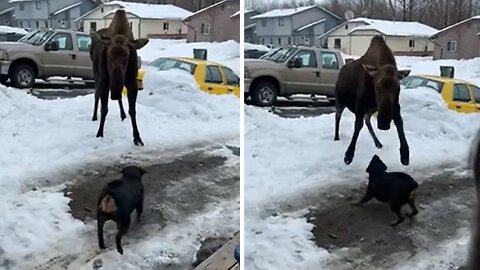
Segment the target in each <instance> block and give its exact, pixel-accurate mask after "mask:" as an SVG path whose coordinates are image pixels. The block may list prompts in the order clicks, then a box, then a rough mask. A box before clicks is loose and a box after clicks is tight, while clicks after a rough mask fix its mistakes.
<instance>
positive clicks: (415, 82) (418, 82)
mask: <svg viewBox="0 0 480 270" xmlns="http://www.w3.org/2000/svg"><path fill="white" fill-rule="evenodd" d="M426 83H427V82H426V80H424V79H422V78H419V77H412V79H411V80H410V81H409V82H407V88H417V87H420V86H422V85H425V84H426Z"/></svg>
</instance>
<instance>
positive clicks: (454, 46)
mask: <svg viewBox="0 0 480 270" xmlns="http://www.w3.org/2000/svg"><path fill="white" fill-rule="evenodd" d="M447 51H449V52H456V51H457V41H455V40H450V41H449V42H447Z"/></svg>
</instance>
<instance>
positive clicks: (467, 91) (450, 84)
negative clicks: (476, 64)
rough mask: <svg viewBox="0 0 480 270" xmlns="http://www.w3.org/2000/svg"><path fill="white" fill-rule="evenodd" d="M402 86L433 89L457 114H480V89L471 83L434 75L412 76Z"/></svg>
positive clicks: (405, 79) (404, 80)
mask: <svg viewBox="0 0 480 270" xmlns="http://www.w3.org/2000/svg"><path fill="white" fill-rule="evenodd" d="M401 84H402V85H403V86H404V87H405V88H406V89H411V88H416V87H421V86H423V87H429V88H432V89H434V90H435V91H437V92H439V93H440V94H441V95H442V98H443V100H444V101H445V103H446V104H447V106H448V108H449V109H452V110H455V111H457V112H462V113H473V112H480V88H479V87H478V86H476V85H475V84H473V83H471V82H468V81H464V80H460V79H453V78H448V77H441V76H433V75H411V76H407V77H405V78H404V79H403V80H402V81H401Z"/></svg>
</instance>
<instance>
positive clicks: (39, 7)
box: [35, 1, 42, 10]
mask: <svg viewBox="0 0 480 270" xmlns="http://www.w3.org/2000/svg"><path fill="white" fill-rule="evenodd" d="M35 8H36V9H37V10H41V9H42V2H40V1H37V2H35Z"/></svg>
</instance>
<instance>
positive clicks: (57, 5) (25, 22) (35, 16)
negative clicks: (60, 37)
mask: <svg viewBox="0 0 480 270" xmlns="http://www.w3.org/2000/svg"><path fill="white" fill-rule="evenodd" d="M10 3H11V4H12V5H13V9H14V14H15V24H16V26H18V27H20V28H34V29H40V28H63V29H77V28H78V26H77V25H76V24H75V19H76V18H78V17H80V16H81V15H83V14H85V13H86V12H87V11H90V10H91V9H93V7H94V6H95V5H96V3H97V1H96V0H62V1H58V0H10Z"/></svg>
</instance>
